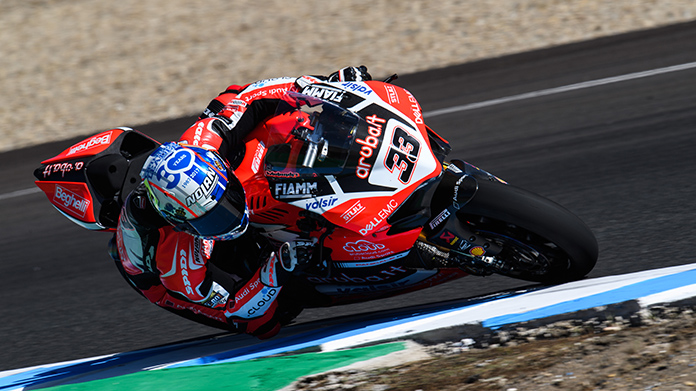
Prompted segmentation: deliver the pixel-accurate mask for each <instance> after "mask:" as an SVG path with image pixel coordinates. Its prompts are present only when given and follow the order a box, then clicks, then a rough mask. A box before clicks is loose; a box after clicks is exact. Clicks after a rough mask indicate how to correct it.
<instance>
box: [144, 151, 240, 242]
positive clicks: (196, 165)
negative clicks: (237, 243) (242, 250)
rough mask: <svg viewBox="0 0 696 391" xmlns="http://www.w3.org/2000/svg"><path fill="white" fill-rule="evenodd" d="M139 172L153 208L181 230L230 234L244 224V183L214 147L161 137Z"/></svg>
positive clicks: (206, 234)
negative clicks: (161, 142) (201, 146)
mask: <svg viewBox="0 0 696 391" xmlns="http://www.w3.org/2000/svg"><path fill="white" fill-rule="evenodd" d="M140 176H141V177H142V178H143V180H144V183H145V187H146V189H147V195H148V198H149V199H150V202H151V203H152V205H153V206H154V207H155V209H156V210H157V212H159V214H160V215H161V216H162V217H164V219H165V220H167V222H169V223H170V224H171V225H173V226H175V227H176V228H177V229H179V230H181V231H185V232H187V233H189V234H191V235H194V236H197V237H200V238H203V239H212V240H232V239H235V238H237V237H239V236H241V235H242V234H243V233H244V232H245V231H246V229H247V226H248V225H249V214H248V211H247V206H246V200H245V197H244V188H243V187H242V184H241V183H240V182H239V179H237V177H236V176H235V174H234V172H233V171H232V169H231V168H230V167H229V165H228V164H227V162H226V161H225V160H224V159H223V158H222V157H221V156H220V155H219V154H218V153H217V152H214V151H209V150H207V149H204V148H200V147H195V146H191V145H180V144H177V143H174V142H170V143H166V144H163V145H162V146H160V147H159V148H157V149H156V150H155V151H154V152H153V153H152V154H151V155H150V156H149V157H148V159H147V160H146V161H145V165H144V166H143V169H142V171H141V172H140Z"/></svg>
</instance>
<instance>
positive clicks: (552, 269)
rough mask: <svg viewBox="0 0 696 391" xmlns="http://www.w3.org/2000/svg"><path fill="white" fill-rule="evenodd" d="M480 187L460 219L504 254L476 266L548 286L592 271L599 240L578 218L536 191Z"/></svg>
mask: <svg viewBox="0 0 696 391" xmlns="http://www.w3.org/2000/svg"><path fill="white" fill-rule="evenodd" d="M478 182H479V183H478V190H477V191H476V194H475V195H474V197H473V199H471V200H470V201H469V202H468V203H467V204H466V205H464V207H462V208H461V209H460V210H459V211H458V212H457V217H458V219H459V221H460V222H461V223H462V224H464V225H465V226H466V227H467V228H468V229H469V230H471V231H472V232H473V233H475V234H476V235H478V236H480V237H482V238H485V239H486V240H487V241H488V242H491V243H492V244H495V245H496V246H498V247H499V248H501V251H500V252H499V253H498V254H497V255H495V257H493V258H485V257H484V258H479V259H473V260H472V259H469V260H467V262H469V263H470V265H471V266H472V267H477V266H478V267H485V268H487V269H489V270H491V269H492V270H493V271H494V272H495V273H498V274H503V275H506V276H510V277H514V278H519V279H523V280H527V281H535V282H542V283H559V282H565V281H572V280H577V279H580V278H583V277H584V276H585V275H586V274H587V273H589V272H590V271H591V270H592V268H593V267H594V265H595V263H596V262H597V256H598V246H597V240H596V239H595V237H594V235H593V234H592V231H590V229H589V228H588V227H587V225H585V223H583V222H582V221H581V220H580V219H579V218H578V217H577V216H575V215H574V214H572V213H571V212H570V211H568V210H567V209H565V208H563V207H562V206H560V205H558V204H556V203H555V202H553V201H551V200H548V199H546V198H543V197H541V196H539V195H537V194H534V193H532V192H529V191H526V190H523V189H520V188H517V187H514V186H510V185H505V184H503V183H500V182H498V181H495V180H493V181H489V180H484V179H478Z"/></svg>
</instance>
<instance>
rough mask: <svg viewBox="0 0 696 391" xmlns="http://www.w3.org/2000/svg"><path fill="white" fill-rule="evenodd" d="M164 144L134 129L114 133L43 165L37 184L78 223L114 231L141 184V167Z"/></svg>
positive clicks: (97, 137)
mask: <svg viewBox="0 0 696 391" xmlns="http://www.w3.org/2000/svg"><path fill="white" fill-rule="evenodd" d="M158 145H159V143H158V142H157V141H155V140H153V139H151V138H150V137H147V136H145V135H144V134H142V133H140V132H138V131H135V130H133V129H130V128H116V129H110V130H107V131H105V132H101V133H98V134H96V135H94V136H91V137H89V138H86V139H84V140H82V141H80V142H78V143H76V144H74V145H72V146H71V147H69V148H67V149H66V150H64V151H63V152H61V153H60V154H59V155H57V156H55V157H53V158H50V159H47V160H44V161H43V162H41V164H42V166H41V167H39V168H37V169H36V170H35V171H34V176H35V177H36V179H38V180H37V181H36V182H35V183H36V185H37V186H38V187H39V188H40V189H41V190H43V191H44V193H46V196H47V197H48V200H49V201H50V202H51V204H52V205H53V206H54V207H55V208H56V209H57V210H58V211H59V212H61V213H62V214H63V215H64V216H65V217H67V218H68V219H70V220H71V221H73V222H74V223H76V224H78V225H80V226H81V227H83V228H86V229H89V230H95V231H113V230H114V229H115V228H116V225H117V222H118V215H119V212H120V209H121V205H123V202H124V201H125V197H126V196H127V195H128V194H129V193H130V192H131V191H132V190H133V189H134V188H135V187H136V186H137V185H138V184H139V183H140V175H139V173H140V168H141V167H142V165H143V163H144V161H145V159H146V158H147V157H148V156H149V155H150V153H151V152H152V151H153V150H154V149H155V148H157V146H158Z"/></svg>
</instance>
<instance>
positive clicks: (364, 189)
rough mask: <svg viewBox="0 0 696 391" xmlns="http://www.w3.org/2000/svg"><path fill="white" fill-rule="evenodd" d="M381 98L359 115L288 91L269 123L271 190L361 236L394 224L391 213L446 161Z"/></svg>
mask: <svg viewBox="0 0 696 391" xmlns="http://www.w3.org/2000/svg"><path fill="white" fill-rule="evenodd" d="M381 103H382V105H380V104H375V105H373V107H372V110H363V111H361V112H360V115H358V114H356V113H354V112H352V111H350V110H348V109H346V108H343V107H341V106H339V105H337V104H334V103H332V102H329V101H326V100H323V99H320V98H316V97H312V96H308V95H304V94H299V93H294V92H291V93H288V94H287V95H286V96H285V98H284V99H283V100H282V101H281V103H280V104H279V106H278V110H277V112H276V115H275V116H274V117H273V118H272V119H271V120H269V121H268V122H267V123H266V129H267V135H268V137H267V140H266V144H265V145H267V152H266V154H265V159H264V175H265V179H266V180H267V181H268V186H269V190H270V194H271V195H272V197H273V198H275V199H276V200H278V201H282V202H285V203H289V204H291V205H294V206H297V207H299V208H301V209H304V210H308V211H311V212H315V213H318V214H321V215H322V216H323V217H324V218H326V219H328V220H329V221H331V222H332V223H334V224H336V225H339V226H342V227H344V228H347V229H350V230H352V231H354V232H357V233H359V234H360V235H367V234H369V233H372V232H376V231H378V230H381V229H384V228H388V224H387V222H386V219H387V217H389V216H390V215H391V214H392V213H393V212H394V211H395V210H397V209H398V207H399V206H400V205H401V204H402V203H403V202H404V201H405V200H406V199H407V198H408V197H409V196H410V195H411V194H412V193H413V192H414V191H415V190H416V189H417V188H418V187H420V186H421V185H422V184H423V183H424V182H426V181H428V180H430V179H432V178H434V177H437V176H438V175H439V174H440V172H441V167H440V164H439V161H438V160H437V159H436V158H435V156H434V155H433V153H432V151H431V150H430V148H429V144H428V142H427V140H426V138H425V136H424V135H423V133H422V132H421V131H420V130H419V129H418V128H417V127H414V126H412V125H411V124H409V123H408V121H406V120H404V118H403V117H402V116H400V115H399V113H398V112H392V111H390V110H388V109H389V106H387V105H384V102H381ZM385 106H386V107H385ZM368 109H369V107H368Z"/></svg>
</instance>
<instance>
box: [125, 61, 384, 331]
mask: <svg viewBox="0 0 696 391" xmlns="http://www.w3.org/2000/svg"><path fill="white" fill-rule="evenodd" d="M370 79H371V77H370V75H369V73H368V72H367V68H365V67H364V66H361V67H347V68H343V69H341V70H339V71H337V72H334V73H333V74H331V75H329V76H328V77H321V76H301V77H299V78H277V79H268V80H261V81H258V82H256V83H253V84H248V85H246V86H243V87H241V86H237V85H232V86H229V87H228V88H227V89H226V90H225V91H224V92H223V93H221V94H220V95H219V96H218V97H216V98H215V99H213V101H212V102H211V103H210V104H209V105H208V107H207V108H206V110H205V111H204V112H203V113H202V114H201V116H200V118H199V120H198V121H197V122H196V123H194V124H193V126H191V127H190V128H189V129H188V130H187V131H186V132H184V134H183V135H182V137H181V138H180V140H179V142H178V143H174V142H171V143H166V144H163V145H162V146H160V147H159V148H158V149H156V150H155V151H154V152H153V153H152V154H151V155H150V157H149V158H148V159H147V161H146V162H145V165H144V166H143V170H142V172H141V177H142V178H143V183H142V184H140V186H138V188H136V189H135V190H134V191H133V192H132V193H131V194H130V195H129V197H128V199H127V200H126V202H125V204H124V207H123V208H122V211H121V215H120V218H119V224H118V228H117V231H116V235H115V240H113V241H112V244H111V254H112V257H114V259H116V260H117V261H119V262H117V265H119V269H120V270H121V272H122V274H123V275H124V277H125V278H126V279H127V280H128V281H129V282H130V283H131V285H132V286H133V287H134V288H136V290H138V291H139V292H140V293H141V294H142V295H143V296H145V297H146V298H147V299H148V300H149V301H151V302H153V303H155V304H156V305H158V306H161V307H164V308H166V309H168V310H170V311H172V312H175V313H177V314H179V315H182V316H184V317H187V318H190V319H192V320H196V321H198V322H201V323H204V324H209V325H211V326H215V327H220V328H226V329H232V330H237V331H241V332H246V333H249V334H252V335H255V336H257V337H259V338H270V337H272V336H274V335H275V334H277V332H278V331H279V329H280V324H281V321H282V317H281V315H282V311H278V307H279V301H281V300H283V296H281V295H280V291H281V290H282V286H283V284H284V282H285V281H287V278H288V277H289V275H290V273H291V272H292V271H294V270H296V269H298V268H302V267H305V266H307V264H308V262H309V259H310V258H311V250H312V245H313V241H310V240H296V241H292V242H288V243H284V244H283V245H282V246H281V247H280V249H274V248H271V247H270V246H269V245H268V244H267V243H265V242H264V240H263V238H262V237H260V236H258V235H256V234H255V232H254V230H253V228H250V227H249V219H248V212H247V206H246V200H245V196H244V189H243V188H242V185H241V183H240V182H239V180H237V178H236V176H235V174H234V170H233V167H234V162H235V158H236V156H237V153H239V151H238V149H239V145H241V143H242V140H243V139H244V137H245V136H246V135H247V134H249V132H251V131H252V130H253V129H254V128H255V127H256V126H257V125H258V124H259V123H261V122H262V121H263V120H265V119H267V118H268V117H270V116H271V115H273V113H274V112H275V108H276V106H277V103H278V101H279V99H280V98H281V97H282V96H283V95H284V94H285V93H286V92H288V91H301V90H302V89H303V88H304V87H306V86H307V85H310V84H313V83H317V82H321V81H326V80H328V81H363V80H370ZM229 162H231V163H232V167H231V166H230V163H229ZM259 260H261V262H259ZM279 297H280V299H279Z"/></svg>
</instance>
